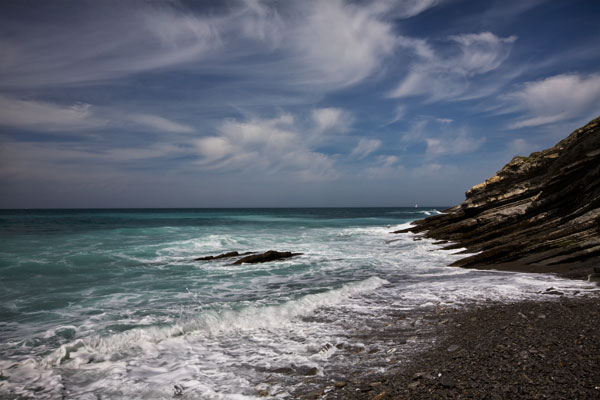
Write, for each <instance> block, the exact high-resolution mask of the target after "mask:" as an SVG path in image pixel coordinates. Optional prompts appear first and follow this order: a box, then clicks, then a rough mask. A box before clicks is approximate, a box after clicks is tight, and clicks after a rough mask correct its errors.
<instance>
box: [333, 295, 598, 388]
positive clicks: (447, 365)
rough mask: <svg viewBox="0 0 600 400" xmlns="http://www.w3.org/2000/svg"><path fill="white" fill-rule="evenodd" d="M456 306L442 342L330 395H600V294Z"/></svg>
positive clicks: (441, 335)
mask: <svg viewBox="0 0 600 400" xmlns="http://www.w3.org/2000/svg"><path fill="white" fill-rule="evenodd" d="M549 297H552V299H551V300H548V301H541V302H540V301H537V302H536V301H525V302H519V303H513V304H488V305H478V306H473V307H471V308H470V309H466V310H463V311H454V312H451V313H449V314H447V315H446V316H445V317H444V318H446V319H449V321H448V322H446V323H443V324H439V327H440V328H439V329H440V330H439V332H438V335H439V336H438V337H439V339H438V341H437V343H436V344H435V345H434V346H432V347H431V348H429V349H428V350H426V351H424V352H422V353H420V354H418V355H417V356H416V357H415V358H414V359H413V360H412V361H409V362H407V363H406V364H405V365H404V366H403V367H402V368H397V369H394V370H393V372H383V373H377V374H372V375H369V376H363V377H362V379H361V380H362V381H363V382H364V384H368V382H377V383H378V384H377V385H376V386H371V387H370V388H369V390H364V389H365V388H364V387H363V386H364V384H362V385H357V384H352V383H346V384H344V385H336V386H335V389H334V390H330V391H327V392H324V393H323V396H322V398H327V399H338V398H339V399H374V398H377V399H600V297H598V296H596V295H589V296H587V297H583V298H566V297H564V296H562V297H558V296H549Z"/></svg>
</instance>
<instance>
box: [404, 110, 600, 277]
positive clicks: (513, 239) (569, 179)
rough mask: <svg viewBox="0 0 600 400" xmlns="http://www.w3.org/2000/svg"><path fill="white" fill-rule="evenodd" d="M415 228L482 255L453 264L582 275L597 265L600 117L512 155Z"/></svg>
mask: <svg viewBox="0 0 600 400" xmlns="http://www.w3.org/2000/svg"><path fill="white" fill-rule="evenodd" d="M409 230H410V231H412V232H415V233H424V235H425V236H427V237H431V238H435V239H438V240H448V241H452V242H454V243H453V244H451V245H449V246H448V247H447V248H458V247H466V248H467V252H469V253H474V252H477V253H479V254H476V255H473V256H470V257H466V258H463V259H462V260H459V261H458V262H456V263H454V264H453V265H456V266H461V267H475V268H486V267H487V268H499V269H512V270H523V271H532V272H559V273H561V274H563V275H566V276H572V277H583V276H585V275H586V274H588V273H591V272H590V271H591V267H593V266H598V267H600V118H596V119H595V120H593V121H592V122H590V123H588V124H587V125H586V126H584V127H583V128H580V129H577V130H576V131H574V132H573V133H571V135H569V136H568V137H567V138H566V139H564V140H562V141H560V142H559V143H557V144H556V145H555V146H554V147H552V148H550V149H547V150H544V151H541V152H537V153H532V154H531V155H530V156H529V157H515V158H513V159H512V161H510V162H509V163H508V164H506V165H505V166H504V168H502V169H501V170H500V171H498V172H497V173H496V175H494V176H493V177H491V178H489V179H488V180H486V181H485V182H483V183H481V184H479V185H476V186H474V187H473V188H472V189H470V190H469V191H467V193H466V200H465V201H464V202H463V203H462V204H460V205H458V206H455V207H453V208H450V209H448V210H446V211H445V214H442V215H438V216H434V217H430V218H427V219H424V220H420V221H417V222H416V223H415V226H414V227H413V228H410V229H409Z"/></svg>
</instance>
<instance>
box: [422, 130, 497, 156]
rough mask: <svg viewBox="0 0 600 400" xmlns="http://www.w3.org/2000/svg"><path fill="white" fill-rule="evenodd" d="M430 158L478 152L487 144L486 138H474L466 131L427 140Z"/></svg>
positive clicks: (427, 152) (427, 151)
mask: <svg viewBox="0 0 600 400" xmlns="http://www.w3.org/2000/svg"><path fill="white" fill-rule="evenodd" d="M425 142H426V143H427V150H426V151H425V153H426V154H427V155H429V156H433V157H436V156H441V155H456V154H462V153H469V152H472V151H475V150H477V149H478V148H479V147H481V145H482V144H483V143H484V142H485V138H473V137H470V136H468V135H467V134H466V132H465V131H464V130H462V131H460V132H459V133H458V134H456V135H452V136H450V135H444V136H439V137H435V138H427V139H425Z"/></svg>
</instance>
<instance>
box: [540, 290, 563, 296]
mask: <svg viewBox="0 0 600 400" xmlns="http://www.w3.org/2000/svg"><path fill="white" fill-rule="evenodd" d="M544 294H552V295H555V296H562V295H563V294H564V293H563V292H559V291H558V290H550V291H546V292H544Z"/></svg>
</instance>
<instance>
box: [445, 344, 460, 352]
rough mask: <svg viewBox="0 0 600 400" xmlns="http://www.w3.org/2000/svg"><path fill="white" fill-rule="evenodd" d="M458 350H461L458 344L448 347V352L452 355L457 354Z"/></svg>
mask: <svg viewBox="0 0 600 400" xmlns="http://www.w3.org/2000/svg"><path fill="white" fill-rule="evenodd" d="M458 349H460V346H459V345H457V344H453V345H451V346H450V347H448V349H447V350H448V352H450V353H453V352H455V351H456V350H458Z"/></svg>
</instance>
